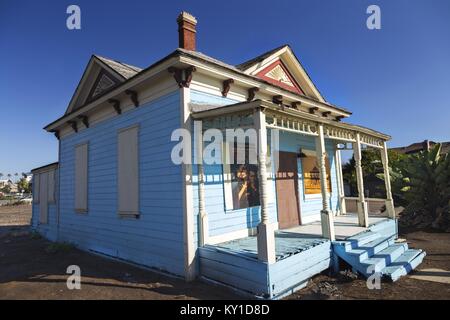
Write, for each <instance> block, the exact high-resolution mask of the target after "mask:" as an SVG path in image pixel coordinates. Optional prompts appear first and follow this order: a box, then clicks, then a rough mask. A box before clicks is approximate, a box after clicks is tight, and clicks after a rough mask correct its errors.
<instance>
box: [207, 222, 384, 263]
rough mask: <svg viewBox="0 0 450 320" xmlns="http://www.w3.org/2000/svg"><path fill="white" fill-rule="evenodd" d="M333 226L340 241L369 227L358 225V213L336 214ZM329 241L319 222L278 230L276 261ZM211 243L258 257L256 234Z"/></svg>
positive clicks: (231, 250) (276, 233)
mask: <svg viewBox="0 0 450 320" xmlns="http://www.w3.org/2000/svg"><path fill="white" fill-rule="evenodd" d="M384 220H387V218H385V217H381V216H369V225H374V224H377V223H379V222H381V221H384ZM334 226H335V230H336V239H337V240H343V239H345V238H348V237H350V236H353V235H355V234H358V233H360V232H363V231H365V230H367V229H366V228H363V227H360V226H358V216H357V215H356V214H346V215H341V216H335V217H334ZM327 241H329V240H328V239H325V238H322V227H321V223H320V221H318V222H312V223H309V224H305V225H301V226H297V227H294V228H290V229H284V230H278V231H276V232H275V254H276V259H277V261H279V260H282V259H285V258H287V257H289V256H292V255H294V254H297V253H300V252H302V251H305V250H308V249H311V248H313V247H315V246H317V245H320V244H322V243H324V242H327ZM211 246H212V247H215V248H217V249H222V250H225V251H229V252H235V253H239V254H244V255H246V256H248V257H251V258H254V259H257V255H258V253H257V250H258V249H257V238H256V236H250V237H245V238H241V239H236V240H231V241H226V242H222V243H218V244H214V245H211Z"/></svg>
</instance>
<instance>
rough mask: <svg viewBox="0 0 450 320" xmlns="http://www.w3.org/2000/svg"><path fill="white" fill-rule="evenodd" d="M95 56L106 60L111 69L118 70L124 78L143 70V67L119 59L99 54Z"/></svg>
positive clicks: (103, 60)
mask: <svg viewBox="0 0 450 320" xmlns="http://www.w3.org/2000/svg"><path fill="white" fill-rule="evenodd" d="M94 57H96V58H98V59H99V60H101V61H102V62H104V63H105V64H106V65H108V66H109V67H110V68H111V69H113V70H114V71H116V72H117V73H118V74H120V75H121V76H122V77H124V79H129V78H131V77H132V76H134V75H135V74H136V73H139V72H141V71H142V69H141V68H138V67H135V66H132V65H129V64H126V63H123V62H120V61H117V60H111V59H108V58H105V57H101V56H99V55H96V54H95V55H94Z"/></svg>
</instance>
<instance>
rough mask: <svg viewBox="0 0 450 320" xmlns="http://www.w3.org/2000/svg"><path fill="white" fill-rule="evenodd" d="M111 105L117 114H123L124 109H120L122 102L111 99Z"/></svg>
mask: <svg viewBox="0 0 450 320" xmlns="http://www.w3.org/2000/svg"><path fill="white" fill-rule="evenodd" d="M108 102H109V103H111V104H112V106H113V108H114V110H115V111H116V113H117V114H121V113H122V109H121V108H120V101H119V100H116V99H109V100H108Z"/></svg>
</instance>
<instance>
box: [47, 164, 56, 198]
mask: <svg viewBox="0 0 450 320" xmlns="http://www.w3.org/2000/svg"><path fill="white" fill-rule="evenodd" d="M48 202H49V203H55V170H51V171H49V172H48Z"/></svg>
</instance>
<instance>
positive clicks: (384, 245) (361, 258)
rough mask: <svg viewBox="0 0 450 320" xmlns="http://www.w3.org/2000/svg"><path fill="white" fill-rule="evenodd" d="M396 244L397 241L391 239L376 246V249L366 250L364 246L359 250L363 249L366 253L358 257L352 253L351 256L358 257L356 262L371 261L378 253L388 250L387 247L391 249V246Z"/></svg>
mask: <svg viewBox="0 0 450 320" xmlns="http://www.w3.org/2000/svg"><path fill="white" fill-rule="evenodd" d="M394 243H395V241H394V240H393V239H391V240H387V241H384V242H382V243H380V244H378V245H376V246H375V247H371V248H367V249H365V248H364V246H362V247H361V248H358V249H363V250H364V249H365V250H366V251H365V252H364V253H362V254H360V255H357V254H352V253H351V252H349V254H350V255H354V256H355V257H356V259H355V260H356V261H358V262H362V261H364V260H366V259H369V258H370V257H372V256H374V255H376V254H377V253H378V252H380V251H382V250H384V249H386V248H387V247H389V246H390V245H392V244H394Z"/></svg>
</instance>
